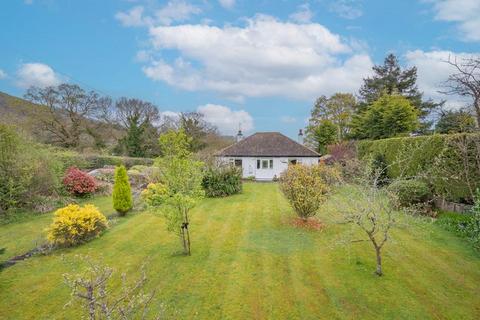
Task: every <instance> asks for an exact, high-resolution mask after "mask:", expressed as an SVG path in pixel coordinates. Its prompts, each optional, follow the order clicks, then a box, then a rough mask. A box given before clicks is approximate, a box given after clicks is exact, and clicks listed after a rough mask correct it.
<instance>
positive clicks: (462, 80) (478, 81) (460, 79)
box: [441, 56, 480, 126]
mask: <svg viewBox="0 0 480 320" xmlns="http://www.w3.org/2000/svg"><path fill="white" fill-rule="evenodd" d="M446 63H448V64H449V65H451V66H453V67H454V68H455V70H456V72H455V73H453V74H452V75H450V76H449V77H448V79H447V81H446V82H445V84H444V87H445V90H444V91H441V92H442V93H444V94H450V95H459V96H462V97H470V98H471V99H472V100H473V101H472V102H473V105H472V106H473V109H474V110H475V113H476V118H477V126H480V57H478V56H472V57H470V58H462V59H461V60H460V61H458V60H457V58H456V57H455V58H453V59H452V58H450V57H449V59H448V60H447V61H446Z"/></svg>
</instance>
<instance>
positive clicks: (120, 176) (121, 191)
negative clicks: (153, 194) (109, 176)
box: [112, 166, 133, 216]
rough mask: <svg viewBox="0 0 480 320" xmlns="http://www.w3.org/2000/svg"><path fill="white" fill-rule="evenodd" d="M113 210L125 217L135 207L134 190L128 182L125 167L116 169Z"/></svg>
mask: <svg viewBox="0 0 480 320" xmlns="http://www.w3.org/2000/svg"><path fill="white" fill-rule="evenodd" d="M112 197H113V208H114V209H115V210H117V212H118V213H119V214H120V215H122V216H123V215H125V214H126V213H127V212H128V211H130V210H131V209H132V207H133V200H132V190H131V188H130V182H129V181H128V175H127V169H126V168H125V167H124V166H118V167H116V168H115V182H114V185H113V194H112Z"/></svg>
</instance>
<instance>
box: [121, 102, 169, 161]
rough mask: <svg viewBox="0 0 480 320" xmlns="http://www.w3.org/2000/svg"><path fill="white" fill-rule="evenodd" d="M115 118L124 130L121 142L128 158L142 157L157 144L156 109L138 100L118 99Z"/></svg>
mask: <svg viewBox="0 0 480 320" xmlns="http://www.w3.org/2000/svg"><path fill="white" fill-rule="evenodd" d="M115 117H116V120H117V122H118V123H120V125H121V126H122V127H123V128H124V129H125V130H126V136H125V137H124V139H123V140H122V142H123V145H124V146H125V149H126V152H127V154H128V155H129V156H135V157H144V156H147V155H149V156H150V155H151V154H149V152H148V150H149V149H151V148H152V147H153V146H154V145H155V146H156V144H157V141H156V140H157V138H158V136H157V130H156V129H155V126H156V125H158V124H159V121H160V113H159V111H158V108H157V107H156V106H155V105H154V104H152V103H150V102H146V101H142V100H139V99H129V98H125V97H123V98H120V99H119V100H118V101H117V102H116V103H115Z"/></svg>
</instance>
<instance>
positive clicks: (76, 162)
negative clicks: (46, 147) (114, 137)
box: [53, 149, 153, 170]
mask: <svg viewBox="0 0 480 320" xmlns="http://www.w3.org/2000/svg"><path fill="white" fill-rule="evenodd" d="M53 155H54V157H55V158H57V159H58V160H59V161H61V162H62V163H63V165H64V167H65V168H69V167H77V168H79V169H83V170H92V169H97V168H103V167H105V166H120V165H124V166H125V167H126V168H127V169H128V168H131V167H133V166H137V165H144V166H151V165H153V159H150V158H133V157H120V156H109V155H96V154H80V153H77V152H75V151H65V150H58V149H55V150H54V151H53Z"/></svg>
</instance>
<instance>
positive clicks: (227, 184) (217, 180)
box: [202, 166, 242, 197]
mask: <svg viewBox="0 0 480 320" xmlns="http://www.w3.org/2000/svg"><path fill="white" fill-rule="evenodd" d="M202 187H203V189H204V190H205V195H206V196H207V197H226V196H229V195H232V194H236V193H240V192H242V172H241V170H240V169H239V168H237V167H234V166H225V167H210V168H208V169H207V170H206V171H205V173H204V176H203V180H202Z"/></svg>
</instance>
